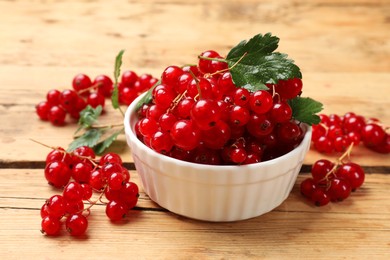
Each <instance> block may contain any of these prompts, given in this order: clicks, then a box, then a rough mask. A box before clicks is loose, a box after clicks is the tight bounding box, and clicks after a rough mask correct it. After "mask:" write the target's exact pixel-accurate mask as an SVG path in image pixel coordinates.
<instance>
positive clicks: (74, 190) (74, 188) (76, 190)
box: [62, 181, 83, 202]
mask: <svg viewBox="0 0 390 260" xmlns="http://www.w3.org/2000/svg"><path fill="white" fill-rule="evenodd" d="M62 196H63V197H64V199H65V200H66V201H69V202H73V201H82V200H83V190H82V188H81V185H80V184H79V183H77V182H73V181H72V182H69V183H68V184H67V185H66V186H65V187H64V190H63V191H62Z"/></svg>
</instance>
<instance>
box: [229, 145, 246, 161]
mask: <svg viewBox="0 0 390 260" xmlns="http://www.w3.org/2000/svg"><path fill="white" fill-rule="evenodd" d="M246 157H247V153H246V151H245V149H243V148H233V149H231V151H230V160H231V161H232V162H233V163H236V164H241V163H243V162H244V161H245V160H246Z"/></svg>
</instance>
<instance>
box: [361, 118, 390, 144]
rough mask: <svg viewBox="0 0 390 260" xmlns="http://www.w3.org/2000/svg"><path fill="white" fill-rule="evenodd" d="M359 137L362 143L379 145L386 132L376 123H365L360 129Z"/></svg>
mask: <svg viewBox="0 0 390 260" xmlns="http://www.w3.org/2000/svg"><path fill="white" fill-rule="evenodd" d="M361 137H362V141H363V143H364V145H366V146H368V147H370V146H376V145H379V144H380V143H381V142H383V140H384V139H385V137H386V132H385V130H383V128H382V127H380V126H379V125H377V124H374V123H372V124H367V125H365V126H364V127H363V129H362V131H361Z"/></svg>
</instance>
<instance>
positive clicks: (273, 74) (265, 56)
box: [225, 33, 302, 92]
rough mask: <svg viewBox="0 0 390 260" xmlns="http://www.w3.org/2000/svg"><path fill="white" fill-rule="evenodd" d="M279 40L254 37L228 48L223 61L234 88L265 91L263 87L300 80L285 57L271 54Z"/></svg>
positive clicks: (294, 67)
mask: <svg viewBox="0 0 390 260" xmlns="http://www.w3.org/2000/svg"><path fill="white" fill-rule="evenodd" d="M278 43H279V38H278V37H276V36H272V35H271V34H270V33H267V34H265V35H264V36H263V35H261V34H258V35H255V36H254V37H253V38H251V39H250V40H249V41H242V42H240V43H239V44H238V45H237V46H235V47H234V48H232V49H231V50H230V52H229V54H228V55H227V57H226V59H225V61H226V62H227V63H228V65H229V68H230V73H231V74H232V79H233V82H234V83H235V85H237V86H240V87H243V88H246V89H248V90H249V91H252V92H253V91H257V90H267V89H268V87H267V86H266V85H265V84H267V83H274V84H276V83H278V81H279V80H286V79H291V78H302V74H301V71H300V69H299V67H298V66H297V65H295V64H294V61H293V60H291V59H288V58H287V55H286V54H283V53H279V52H274V51H275V50H276V49H277V48H278Z"/></svg>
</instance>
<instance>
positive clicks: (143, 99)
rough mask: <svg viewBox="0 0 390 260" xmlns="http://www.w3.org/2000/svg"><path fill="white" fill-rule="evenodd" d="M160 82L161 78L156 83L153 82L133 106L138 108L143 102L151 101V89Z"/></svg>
mask: <svg viewBox="0 0 390 260" xmlns="http://www.w3.org/2000/svg"><path fill="white" fill-rule="evenodd" d="M159 84H161V80H159V81H157V82H156V84H154V85H153V86H152V87H151V88H150V89H149V90H148V91H147V92H146V93H145V95H144V96H143V97H142V98H141V99H140V100H139V101H138V103H137V105H136V106H135V110H138V109H140V108H141V107H142V105H143V104H148V103H150V101H152V92H153V89H154V88H155V87H156V86H157V85H159Z"/></svg>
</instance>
